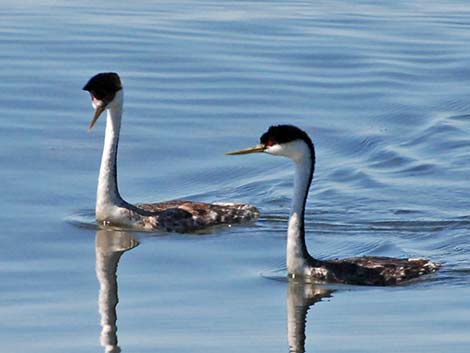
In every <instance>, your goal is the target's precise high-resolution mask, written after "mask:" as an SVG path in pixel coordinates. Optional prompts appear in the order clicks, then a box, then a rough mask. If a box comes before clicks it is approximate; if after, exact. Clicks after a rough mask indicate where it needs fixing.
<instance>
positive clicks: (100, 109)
mask: <svg viewBox="0 0 470 353" xmlns="http://www.w3.org/2000/svg"><path fill="white" fill-rule="evenodd" d="M105 109H106V106H104V105H99V106H98V107H96V109H95V115H94V116H93V120H92V121H91V123H90V126H89V127H88V131H91V130H92V129H93V126H95V123H96V122H97V121H98V118H99V117H100V115H101V113H103V112H104V111H105Z"/></svg>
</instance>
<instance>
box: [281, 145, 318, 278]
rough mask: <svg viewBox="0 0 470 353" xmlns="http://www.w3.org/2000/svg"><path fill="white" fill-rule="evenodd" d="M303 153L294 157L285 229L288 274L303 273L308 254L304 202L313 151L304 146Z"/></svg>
mask: <svg viewBox="0 0 470 353" xmlns="http://www.w3.org/2000/svg"><path fill="white" fill-rule="evenodd" d="M305 149H306V151H305V153H302V154H301V156H299V157H298V158H296V159H294V164H295V176H294V196H293V199H292V208H291V213H290V217H289V226H288V230H287V254H286V255H287V256H286V258H287V271H288V272H289V273H290V274H303V273H304V272H305V269H306V266H307V265H308V261H309V260H310V258H311V257H310V255H309V253H308V251H307V246H306V244H305V226H304V215H305V204H306V202H307V195H308V190H309V188H310V184H311V182H312V177H313V169H314V151H313V149H310V148H308V147H307V146H306V147H305Z"/></svg>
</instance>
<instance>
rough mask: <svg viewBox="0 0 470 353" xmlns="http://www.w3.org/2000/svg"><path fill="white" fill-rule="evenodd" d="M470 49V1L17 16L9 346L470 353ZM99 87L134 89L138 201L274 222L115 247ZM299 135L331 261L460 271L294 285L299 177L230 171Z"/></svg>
mask: <svg viewBox="0 0 470 353" xmlns="http://www.w3.org/2000/svg"><path fill="white" fill-rule="evenodd" d="M469 43H470V2H468V1H459V2H450V1H449V2H448V1H434V2H428V1H382V2H380V3H379V4H378V3H377V2H374V1H296V0H294V1H284V2H283V1H274V0H273V1H259V2H256V1H215V0H213V1H180V0H176V1H174V0H172V1H139V2H137V3H135V4H131V2H129V4H124V3H121V2H116V1H108V0H104V1H99V2H98V1H73V2H72V1H65V0H62V1H43V0H39V1H26V0H25V1H16V0H15V1H10V0H6V1H2V4H1V6H0V72H1V74H0V77H1V79H0V91H1V92H2V93H1V94H0V122H1V128H0V137H1V139H0V165H1V169H0V181H1V182H0V195H1V198H0V208H1V211H2V212H1V217H0V226H1V230H2V231H1V232H0V241H1V247H0V283H1V284H0V317H1V321H0V352H2V353H3V352H5V353H7V352H8V353H20V352H36V353H42V352H47V353H54V352H69V353H72V352H73V353H75V352H103V351H104V352H119V351H120V350H121V351H122V352H131V353H139V352H205V353H207V352H234V353H239V352H256V353H263V352H266V353H268V352H269V353H271V352H288V351H289V350H290V351H291V352H303V351H304V350H305V351H306V352H348V353H350V352H358V353H359V352H361V353H363V352H381V353H384V352H390V353H396V352H401V353H408V352H409V353H411V352H413V353H416V352H426V353H428V352H436V353H437V352H440V353H441V352H453V353H459V352H462V353H463V352H465V353H466V352H468V347H469V345H470V286H469V285H470V183H469V180H470V90H469V87H470V85H469V77H470V45H469ZM101 71H116V72H119V73H120V75H121V77H122V79H123V82H124V86H125V90H126V91H125V98H126V101H125V114H124V119H123V126H122V134H121V139H120V148H119V166H118V169H119V183H120V189H121V193H122V195H123V196H124V197H125V198H126V199H127V200H128V201H130V202H153V201H161V200H168V199H175V198H190V199H193V200H201V201H237V202H246V203H252V204H255V205H257V206H258V207H259V208H260V210H261V212H262V217H261V218H260V219H259V220H258V221H257V222H256V223H254V224H249V225H244V226H234V227H230V228H228V227H226V228H217V229H214V230H212V231H210V232H207V233H206V234H200V235H181V234H180V235H173V234H158V233H156V234H146V233H137V232H136V233H126V232H119V231H105V230H98V229H97V227H96V226H95V224H94V203H95V191H96V181H97V174H98V167H99V160H100V157H101V149H102V143H103V133H104V119H102V120H100V121H99V122H98V124H97V126H96V127H95V129H94V131H93V132H92V133H88V132H87V127H88V124H89V122H90V120H91V118H92V114H93V111H92V107H91V105H90V100H89V96H88V94H87V93H86V92H83V91H82V90H81V88H82V87H83V85H84V84H85V83H86V81H87V80H88V79H89V78H90V77H91V76H92V75H94V74H95V73H97V72H101ZM279 123H290V124H296V125H298V126H300V127H301V128H303V129H305V130H306V131H307V132H308V133H309V134H310V135H311V136H312V138H313V140H314V142H315V144H316V150H317V164H316V173H315V180H314V184H313V185H312V189H311V195H310V198H309V201H308V203H307V211H306V217H307V219H306V225H307V230H308V234H307V243H308V246H309V248H310V251H311V253H312V255H314V256H317V257H320V258H329V257H345V256H361V255H386V256H409V257H420V256H422V257H428V258H430V259H432V260H435V261H438V262H440V263H442V264H443V268H442V270H441V271H440V272H439V273H438V274H436V275H433V276H431V277H429V278H427V279H426V280H423V281H418V282H415V283H411V284H409V285H406V286H401V287H394V288H380V287H375V288H365V287H355V286H323V287H312V286H308V285H307V286H306V285H302V284H301V283H296V282H290V283H289V282H288V281H287V280H285V279H284V278H285V274H286V272H285V264H284V261H285V233H286V222H287V216H288V212H289V206H290V198H291V191H292V190H291V188H292V169H291V165H290V162H289V161H288V160H284V159H281V158H273V157H269V156H264V155H252V156H246V157H226V156H224V152H226V151H229V150H233V149H237V148H242V147H247V146H251V145H253V144H256V143H257V142H258V138H259V136H260V135H261V134H262V133H263V132H264V131H265V130H266V129H267V127H268V126H269V125H271V124H279ZM321 297H323V298H321ZM118 298H119V299H118ZM320 299H321V300H320ZM117 300H119V304H118V305H117V307H115V306H116V303H117ZM307 310H308V313H307ZM305 315H306V316H305ZM305 317H306V319H305ZM116 326H117V328H118V330H117V332H116ZM119 347H120V348H119Z"/></svg>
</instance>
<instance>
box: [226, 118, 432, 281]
mask: <svg viewBox="0 0 470 353" xmlns="http://www.w3.org/2000/svg"><path fill="white" fill-rule="evenodd" d="M253 152H264V153H268V154H271V155H277V156H284V157H288V158H289V159H291V160H292V161H293V162H294V167H295V174H294V175H295V176H294V196H293V199H292V207H291V212H290V216H289V223H288V230H287V250H286V263H287V271H288V273H289V275H291V276H305V277H309V278H311V279H314V280H318V281H326V282H336V283H348V284H362V285H396V284H400V283H402V282H405V281H407V280H410V279H413V278H416V277H419V276H421V275H424V274H428V273H432V272H434V271H436V270H437V269H438V268H439V265H438V264H436V263H434V262H432V261H429V260H425V259H400V258H392V257H376V256H369V257H368V256H364V257H353V258H346V259H335V260H317V259H315V258H313V257H312V256H311V255H310V254H309V252H308V250H307V246H306V243H305V228H304V214H305V204H306V201H307V196H308V192H309V188H310V185H311V182H312V179H313V172H314V166H315V148H314V145H313V142H312V140H311V139H310V137H309V136H308V135H307V134H306V133H305V132H304V131H302V130H300V129H299V128H297V127H295V126H292V125H279V126H272V127H270V128H269V130H268V131H267V132H266V133H265V134H263V135H262V136H261V143H260V144H259V145H257V146H255V147H252V148H247V149H244V150H239V151H235V152H230V153H228V154H246V153H253Z"/></svg>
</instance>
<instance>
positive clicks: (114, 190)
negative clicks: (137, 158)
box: [96, 90, 125, 221]
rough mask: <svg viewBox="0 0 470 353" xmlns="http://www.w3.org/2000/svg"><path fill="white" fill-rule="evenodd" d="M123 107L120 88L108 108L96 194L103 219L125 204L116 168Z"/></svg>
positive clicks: (98, 209) (100, 216) (101, 218)
mask: <svg viewBox="0 0 470 353" xmlns="http://www.w3.org/2000/svg"><path fill="white" fill-rule="evenodd" d="M122 107H123V94H122V90H120V91H118V92H117V93H116V96H115V98H114V100H113V101H112V102H111V103H110V104H109V105H108V107H107V109H106V114H107V116H106V132H105V136H104V147H103V155H102V157H101V166H100V174H99V177H98V190H97V195H96V218H97V219H98V220H101V221H104V220H107V219H108V218H109V217H110V213H112V209H113V208H116V207H122V206H123V205H125V202H124V200H123V199H122V198H121V195H120V194H119V190H118V185H117V169H116V160H117V150H118V142H119V131H120V129H121V117H122Z"/></svg>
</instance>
